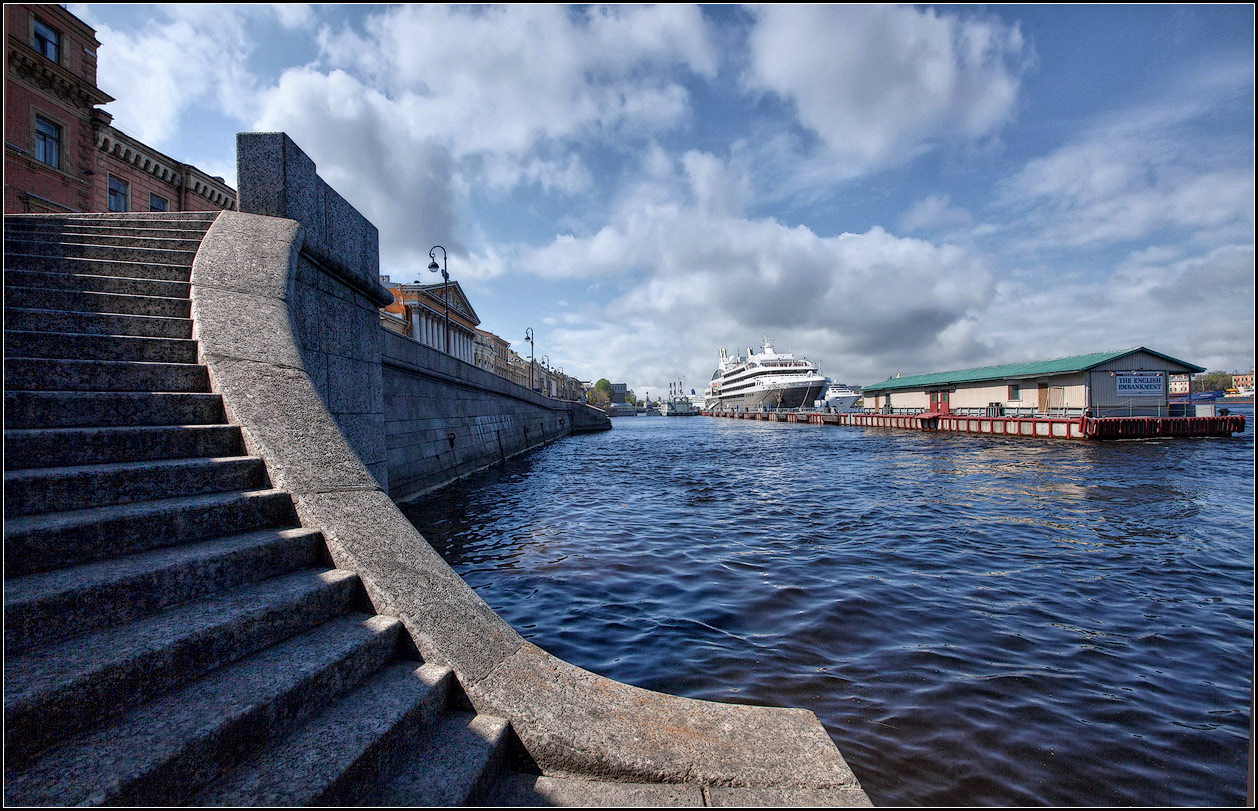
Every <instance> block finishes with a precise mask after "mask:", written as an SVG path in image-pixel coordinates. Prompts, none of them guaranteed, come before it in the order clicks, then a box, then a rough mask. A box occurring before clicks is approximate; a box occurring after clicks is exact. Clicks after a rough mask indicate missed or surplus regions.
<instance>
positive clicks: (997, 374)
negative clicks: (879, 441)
mask: <svg viewBox="0 0 1258 811" xmlns="http://www.w3.org/2000/svg"><path fill="white" fill-rule="evenodd" d="M1133 352H1147V353H1149V354H1150V355H1156V356H1157V357H1159V358H1162V359H1163V360H1168V361H1171V362H1172V363H1178V364H1179V365H1180V366H1183V367H1184V368H1185V369H1187V370H1188V371H1191V372H1194V373H1200V372H1204V371H1205V369H1203V368H1202V367H1200V366H1196V365H1194V364H1191V363H1185V362H1184V361H1182V360H1179V359H1178V358H1172V357H1171V356H1170V355H1164V354H1162V353H1161V352H1154V351H1153V350H1152V349H1148V348H1146V347H1143V346H1137V347H1136V348H1134V349H1123V350H1119V351H1117V352H1093V353H1091V354H1088V355H1072V356H1070V357H1068V358H1056V359H1054V360H1037V361H1030V362H1028V363H1005V364H1001V365H999V366H980V367H978V368H977V369H958V370H957V371H954V372H932V373H931V374H924V375H912V376H910V377H892V378H888V379H887V380H884V381H882V382H881V383H875V384H874V385H872V386H865V387H864V391H865V392H871V391H875V392H876V391H893V390H895V389H917V388H923V387H927V386H948V385H952V384H954V383H977V382H979V381H981V380H1011V379H1016V378H1023V377H1043V376H1045V375H1059V374H1069V373H1071V372H1082V371H1085V370H1087V369H1091V368H1093V367H1094V366H1100V365H1101V364H1102V363H1109V362H1110V361H1112V360H1117V359H1118V358H1121V357H1123V356H1124V355H1130V354H1132V353H1133Z"/></svg>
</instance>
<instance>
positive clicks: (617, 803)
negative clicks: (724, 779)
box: [484, 772, 811, 808]
mask: <svg viewBox="0 0 1258 811" xmlns="http://www.w3.org/2000/svg"><path fill="white" fill-rule="evenodd" d="M484 804H485V805H496V806H499V807H504V808H540V807H549V806H575V807H578V808H582V807H584V808H648V807H669V806H672V807H683V808H685V807H689V808H701V807H703V806H705V805H707V803H706V802H705V801H704V797H703V789H702V788H701V787H700V786H696V785H676V784H673V785H670V784H667V783H609V782H600V781H594V780H577V779H572V778H559V777H542V776H540V775H536V774H525V773H522V772H512V773H510V774H506V775H503V776H502V777H500V778H499V779H498V781H496V783H495V785H494V787H493V788H492V790H491V791H490V792H488V794H487V796H486V797H485V800H484ZM805 807H811V804H805Z"/></svg>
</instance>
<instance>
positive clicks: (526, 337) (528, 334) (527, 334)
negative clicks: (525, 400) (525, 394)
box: [524, 327, 533, 391]
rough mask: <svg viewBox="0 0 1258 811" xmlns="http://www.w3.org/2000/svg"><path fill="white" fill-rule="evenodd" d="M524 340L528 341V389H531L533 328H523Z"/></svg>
mask: <svg viewBox="0 0 1258 811" xmlns="http://www.w3.org/2000/svg"><path fill="white" fill-rule="evenodd" d="M524 340H526V341H528V342H529V391H532V390H533V328H532V327H528V328H527V329H525V330H524Z"/></svg>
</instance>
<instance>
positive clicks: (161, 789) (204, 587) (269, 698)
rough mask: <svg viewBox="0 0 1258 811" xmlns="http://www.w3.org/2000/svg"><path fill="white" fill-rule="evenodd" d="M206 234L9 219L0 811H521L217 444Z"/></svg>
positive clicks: (320, 560) (394, 645) (454, 699)
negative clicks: (344, 810) (244, 809)
mask: <svg viewBox="0 0 1258 811" xmlns="http://www.w3.org/2000/svg"><path fill="white" fill-rule="evenodd" d="M214 216H215V215H214V214H197V213H187V214H153V215H140V214H118V215H67V216H47V215H18V216H6V217H5V219H4V253H5V270H4V287H5V303H4V307H5V309H4V345H5V360H4V467H5V471H4V519H5V531H4V553H5V554H4V653H5V657H4V802H5V804H6V805H80V804H92V805H103V804H109V805H116V804H125V805H175V804H189V803H190V804H197V805H306V804H329V803H337V804H348V805H361V804H369V805H375V804H383V805H428V806H444V805H458V804H463V803H468V802H476V801H478V800H480V801H493V800H486V799H485V798H487V797H489V792H491V791H493V790H501V789H495V788H494V785H495V783H499V784H502V785H505V786H508V787H510V786H514V787H516V788H515V789H513V790H514V791H516V794H515V795H513V796H515V798H516V800H517V801H518V802H530V801H531V798H532V799H536V796H537V795H535V794H529V793H527V792H525V793H523V794H521V793H520V792H519V786H520V781H521V779H524V780H526V781H527V780H529V779H530V778H527V777H523V778H522V777H521V775H518V774H517V775H511V774H503V775H502V779H499V770H500V769H501V768H502V765H503V764H504V762H506V761H507V758H508V755H509V749H510V747H509V744H508V742H509V740H510V735H511V733H510V727H509V725H508V724H507V722H505V721H504V720H502V719H498V718H493V717H488V716H483V715H478V714H476V713H475V712H474V711H473V710H472V709H471V706H470V704H468V703H467V702H466V698H465V697H463V695H462V693H461V691H460V689H459V687H458V684H457V681H456V679H455V678H454V677H453V674H452V673H451V672H450V670H449V669H447V668H443V667H438V666H434V665H431V664H425V663H424V662H422V661H421V660H420V657H419V656H418V654H417V652H416V651H415V648H414V645H413V644H412V643H411V641H410V639H409V637H408V636H407V633H406V632H405V630H404V629H403V628H402V626H401V623H400V622H399V621H398V620H397V619H395V618H390V617H386V616H380V615H377V614H375V613H374V611H373V609H372V607H371V606H370V604H369V602H368V600H367V598H366V595H365V592H364V590H363V587H362V585H361V583H360V582H359V579H358V577H357V575H355V574H354V573H353V572H349V571H342V570H337V569H336V568H334V567H333V566H332V564H331V563H330V560H329V557H328V554H327V550H326V547H325V545H324V542H323V538H322V536H321V534H320V532H319V531H318V530H317V529H311V528H303V527H301V526H300V524H299V521H298V519H297V516H296V513H295V511H294V508H293V503H292V499H291V498H290V496H289V495H288V494H287V493H286V492H283V491H281V490H276V489H273V488H272V487H271V486H270V485H269V483H268V477H267V472H266V469H265V466H264V465H263V463H262V461H261V460H260V459H258V458H255V457H251V456H249V455H248V454H247V453H246V451H245V449H244V443H243V439H242V435H241V432H240V430H239V428H238V427H236V426H234V425H231V424H230V423H229V422H228V420H227V417H226V414H225V411H224V405H223V402H222V400H221V398H220V397H219V396H218V395H216V394H215V393H214V392H213V391H211V387H210V380H209V377H208V373H207V370H206V368H205V367H204V366H202V365H199V364H198V355H197V343H196V341H195V340H194V339H193V324H192V321H191V319H190V295H189V294H190V283H189V277H190V271H191V266H192V260H193V256H194V255H195V253H196V250H197V247H198V245H199V244H200V241H201V239H202V237H203V236H204V234H205V231H206V230H207V229H208V228H209V226H210V224H211V222H212V221H213V219H214ZM533 779H534V780H535V779H536V778H533ZM530 785H531V784H530Z"/></svg>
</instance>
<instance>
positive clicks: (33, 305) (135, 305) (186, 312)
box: [4, 284, 192, 318]
mask: <svg viewBox="0 0 1258 811" xmlns="http://www.w3.org/2000/svg"><path fill="white" fill-rule="evenodd" d="M4 303H5V305H6V306H8V307H20V308H22V309H28V310H67V311H69V312H74V313H112V314H117V315H154V316H159V317H161V318H190V317H191V316H192V301H191V300H189V299H188V298H186V297H185V298H165V297H161V296H136V295H131V294H120V293H97V292H94V291H91V290H56V289H51V288H39V287H10V286H9V285H8V284H6V285H5V288H4Z"/></svg>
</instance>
